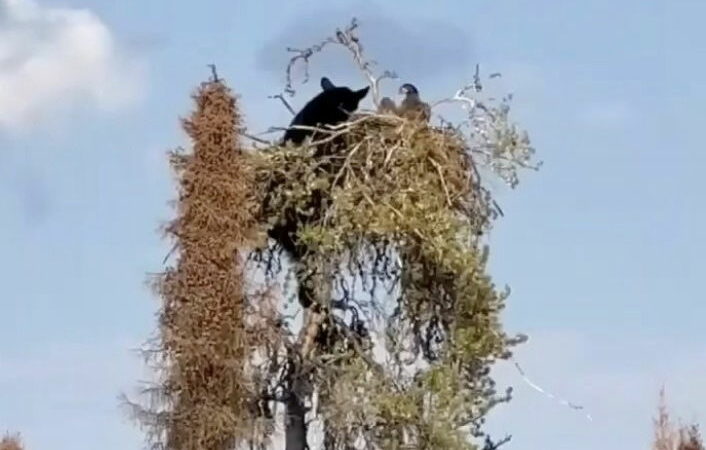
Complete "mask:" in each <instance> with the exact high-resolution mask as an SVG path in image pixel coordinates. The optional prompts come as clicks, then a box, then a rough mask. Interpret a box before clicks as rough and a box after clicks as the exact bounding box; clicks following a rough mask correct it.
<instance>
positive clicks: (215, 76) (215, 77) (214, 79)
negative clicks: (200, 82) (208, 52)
mask: <svg viewBox="0 0 706 450" xmlns="http://www.w3.org/2000/svg"><path fill="white" fill-rule="evenodd" d="M208 67H210V68H211V81H212V82H214V83H218V82H220V81H221V79H220V78H218V72H216V65H215V64H208Z"/></svg>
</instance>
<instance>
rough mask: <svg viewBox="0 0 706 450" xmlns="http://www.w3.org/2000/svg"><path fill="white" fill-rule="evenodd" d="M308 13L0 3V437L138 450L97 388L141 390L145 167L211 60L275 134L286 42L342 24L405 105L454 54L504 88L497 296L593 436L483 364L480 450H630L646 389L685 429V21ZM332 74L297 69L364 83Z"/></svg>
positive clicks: (174, 5)
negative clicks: (509, 106) (507, 158)
mask: <svg viewBox="0 0 706 450" xmlns="http://www.w3.org/2000/svg"><path fill="white" fill-rule="evenodd" d="M321 4H322V3H321V2H314V1H288V2H275V1H266V0H261V1H258V2H248V3H246V2H234V1H213V0H204V1H203V2H173V1H172V2H168V1H164V0H151V1H149V2H144V1H140V2H138V1H134V0H123V1H120V2H116V1H108V0H100V1H88V0H83V1H79V0H63V1H54V0H51V1H50V0H40V1H39V2H38V3H36V4H32V3H30V2H29V0H0V208H1V209H2V211H3V213H2V214H0V249H1V250H2V251H1V252H0V283H1V284H2V286H3V295H2V298H1V299H0V302H1V303H0V305H1V308H0V315H1V317H2V321H1V322H0V324H1V325H0V428H8V429H12V430H18V431H21V432H22V433H23V435H24V436H25V441H26V442H27V444H28V449H33V450H34V449H37V450H38V449H52V450H80V449H93V448H103V449H107V450H111V449H116V450H117V449H125V448H140V446H141V439H142V436H141V434H140V433H139V430H137V429H136V428H135V427H133V426H132V425H131V424H130V423H128V422H127V421H126V420H125V419H124V415H123V413H122V412H121V411H120V410H119V409H118V402H117V395H118V394H119V393H120V392H121V391H125V390H128V391H129V390H130V389H132V388H133V387H134V386H135V382H136V380H138V379H140V377H143V376H144V374H143V370H142V366H141V363H140V361H139V359H138V358H137V357H136V356H135V355H134V354H132V353H130V350H129V349H130V348H133V347H136V346H137V345H139V344H140V343H141V342H142V341H143V340H144V339H145V338H146V337H147V336H148V335H149V334H150V332H151V331H152V329H153V325H154V316H153V314H154V312H155V309H156V305H157V302H156V300H155V299H154V298H153V297H152V296H151V294H150V292H149V290H148V289H147V287H146V286H145V280H146V273H147V272H149V271H158V270H160V267H161V262H162V258H163V257H164V255H165V253H166V251H167V250H168V248H167V245H166V244H165V243H164V242H162V241H161V240H160V238H159V235H158V234H157V227H158V226H159V225H160V223H161V221H163V220H165V219H168V218H169V217H171V210H170V208H169V206H168V204H167V202H168V201H169V200H170V199H171V198H172V195H173V192H172V185H171V176H170V174H169V172H168V170H167V166H166V160H165V159H164V152H165V151H166V150H167V149H169V148H172V147H175V146H178V145H183V144H185V141H184V136H183V134H182V133H181V131H180V130H179V128H178V120H177V119H178V117H179V116H183V115H185V114H187V113H188V111H189V110H190V108H191V104H190V99H189V94H190V93H191V91H192V89H193V88H194V87H195V86H196V85H197V84H198V83H199V82H200V81H201V80H202V79H204V78H205V77H206V76H207V75H208V70H207V68H206V64H209V63H214V62H215V63H216V64H217V65H218V68H219V72H220V74H221V75H222V76H224V77H225V78H226V79H227V80H228V82H229V84H230V85H231V86H232V87H233V88H234V89H235V90H236V91H238V92H239V93H240V94H241V95H242V100H241V101H242V102H241V106H242V108H243V110H244V112H245V114H246V116H247V120H248V124H249V125H250V126H251V127H252V129H253V130H256V131H257V130H262V129H264V128H266V127H267V126H269V125H270V124H272V123H275V124H284V123H285V122H286V121H287V120H288V113H287V112H286V111H285V110H284V109H283V108H282V107H281V106H280V105H279V104H277V103H276V102H274V101H272V100H268V99H267V98H266V97H267V95H269V94H272V93H275V92H277V91H278V90H280V89H281V85H282V81H283V80H282V74H283V70H282V69H283V66H282V64H283V63H284V62H285V61H286V54H285V52H284V47H285V46H287V45H291V46H306V45H308V44H309V43H310V41H311V40H312V39H314V40H316V39H318V38H319V37H323V36H325V35H328V34H329V33H330V31H331V29H332V28H333V27H335V26H338V25H342V24H345V23H346V22H347V21H348V20H349V19H350V17H351V16H352V15H357V16H358V17H359V18H360V19H361V33H360V34H361V37H362V39H363V41H364V42H365V43H368V48H369V51H370V52H371V54H372V56H374V57H375V58H376V59H377V60H378V61H379V62H380V64H381V65H382V66H385V67H390V68H394V69H397V71H398V72H399V73H400V75H401V76H402V77H403V78H404V79H405V80H410V81H414V82H415V83H416V84H417V85H418V86H419V87H420V90H421V91H422V93H423V94H424V95H425V96H428V97H429V98H441V97H444V96H445V95H447V94H448V93H451V92H453V91H454V90H455V88H457V87H458V86H459V84H461V83H463V82H464V81H465V80H468V78H469V77H470V75H471V74H472V68H473V65H474V64H475V63H476V62H479V63H481V64H482V66H483V67H485V68H487V70H488V71H492V72H495V71H500V72H502V73H503V78H502V80H501V81H500V87H502V88H504V89H506V90H509V91H511V92H513V93H514V94H515V101H514V118H515V119H516V120H517V121H518V122H519V123H521V124H522V125H523V126H524V127H525V128H527V129H529V131H530V133H531V136H532V138H533V143H534V145H535V147H536V148H537V149H538V152H539V157H540V158H541V159H542V160H543V161H544V163H545V164H544V167H543V168H542V170H541V171H540V172H538V173H526V174H525V175H524V177H523V182H522V183H521V184H520V186H519V188H518V189H517V190H515V191H509V190H507V189H503V188H502V187H501V185H500V184H499V183H496V184H497V186H496V187H497V188H498V189H497V195H498V198H499V200H500V202H501V204H502V206H503V209H504V211H505V213H506V216H505V218H504V219H502V220H501V222H500V223H499V224H498V226H497V228H496V230H495V232H494V234H493V236H492V241H491V242H492V249H493V250H492V252H493V257H492V271H493V274H494V275H495V277H496V280H497V282H498V283H499V284H501V285H503V284H509V285H510V286H511V288H512V290H513V294H512V296H511V297H510V299H509V302H508V309H507V311H506V313H505V316H504V317H505V320H506V326H507V328H508V329H509V330H510V331H513V332H514V331H522V332H525V333H527V334H529V335H530V337H531V340H530V342H529V343H528V344H526V345H524V346H523V347H522V348H521V349H520V350H519V351H518V354H517V357H518V361H519V362H520V363H521V364H522V365H523V366H524V368H525V369H526V371H527V373H528V375H529V376H530V378H532V379H533V381H535V382H537V383H538V384H540V385H541V386H542V387H545V388H546V389H548V390H549V391H551V392H552V393H555V394H557V395H560V396H562V397H565V398H567V399H569V400H571V401H573V402H575V403H579V404H582V405H584V406H585V407H586V408H587V409H588V411H589V412H590V413H591V415H592V416H593V418H594V421H593V422H589V421H587V420H586V419H585V417H583V416H582V415H581V414H578V413H577V412H575V411H573V410H570V409H567V408H565V407H563V406H561V405H558V404H557V403H555V402H552V401H550V400H549V399H547V398H546V397H543V396H541V395H540V394H538V393H537V392H535V391H533V390H531V389H530V388H529V387H528V386H527V385H525V384H523V383H522V381H521V379H520V378H519V376H518V374H517V372H515V371H514V369H513V368H512V367H511V366H510V365H506V366H501V367H499V368H498V371H497V374H498V377H499V380H500V381H501V382H502V383H509V384H512V385H514V386H515V391H516V399H515V400H514V401H513V403H511V404H510V405H508V406H504V407H501V408H500V409H498V411H497V412H496V413H494V414H493V416H492V417H491V420H490V424H489V427H490V429H491V430H493V431H494V432H496V433H499V434H502V433H506V432H507V433H512V434H514V439H513V442H512V443H511V444H508V445H507V446H505V447H504V448H507V449H511V450H530V449H536V448H542V449H547V450H560V449H565V448H572V449H576V450H589V449H595V448H602V449H607V450H613V449H615V450H618V449H621V450H623V449H626V448H627V449H636V450H637V449H646V448H648V447H649V440H650V437H651V417H652V416H653V415H654V411H655V403H656V398H657V390H658V388H659V386H660V385H661V383H666V384H667V389H668V395H669V398H670V400H671V403H672V404H673V406H674V409H675V410H676V412H677V413H678V415H680V416H681V417H683V418H684V419H685V420H689V421H691V420H697V421H701V422H702V423H706V406H704V405H706V383H705V382H704V380H705V379H706V377H705V376H704V375H706V331H705V329H704V327H702V326H701V325H702V323H703V320H704V318H705V317H706V306H705V305H706V304H705V303H704V298H703V291H702V289H700V287H701V285H700V284H699V283H700V281H699V280H701V278H702V276H700V275H701V274H700V272H701V270H702V269H703V263H702V262H701V260H700V257H701V255H703V254H704V253H705V251H706V239H704V238H703V234H702V230H703V229H705V228H706V212H705V210H704V207H703V204H704V202H703V201H702V200H701V195H702V194H700V193H699V192H701V189H702V179H703V175H702V171H703V168H704V167H705V166H706V156H704V148H703V147H704V139H703V134H702V133H703V125H702V121H703V112H702V105H703V104H704V102H705V101H706V87H704V84H703V80H704V79H705V78H706V63H705V62H704V61H706V58H705V56H706V55H705V54H704V53H705V52H706V51H705V50H704V48H703V42H704V40H705V39H704V38H705V37H706V36H704V34H705V33H706V32H704V31H703V28H702V21H703V17H706V4H705V3H703V2H701V1H696V0H693V1H687V0H672V1H669V2H667V1H664V0H662V1H654V2H642V1H637V0H623V1H621V2H614V1H609V0H592V1H591V2H578V1H567V2H556V1H549V0H533V1H520V0H504V1H497V0H496V1H467V0H466V1H439V2H421V1H405V2H402V1H388V2H385V3H382V2H379V3H375V2H373V1H357V2H343V1H330V2H328V3H327V5H328V6H326V7H322V6H321ZM317 64H318V65H317ZM345 64H346V60H344V59H341V58H338V59H337V57H336V56H333V57H329V58H325V59H324V60H320V61H319V62H318V63H317V62H316V61H315V65H314V67H313V68H312V76H313V77H314V79H316V78H318V76H320V75H321V74H323V73H326V74H330V75H331V76H332V77H333V78H334V81H335V82H340V83H351V84H356V85H357V84H360V85H361V86H362V83H363V80H362V79H361V78H360V77H359V76H358V75H357V73H356V72H355V71H354V70H353V69H352V68H351V69H350V70H349V68H348V67H349V66H345ZM395 87H396V86H395V85H393V84H388V85H387V86H386V88H387V89H390V90H392V89H394V88H395ZM313 89H315V83H314V84H313V85H312V86H309V87H306V88H303V89H302V91H301V93H302V95H308V94H310V93H311V92H313ZM301 101H302V100H301V97H298V100H295V103H296V104H297V105H300V103H301ZM297 102H299V103H297ZM539 417H541V420H540V419H539Z"/></svg>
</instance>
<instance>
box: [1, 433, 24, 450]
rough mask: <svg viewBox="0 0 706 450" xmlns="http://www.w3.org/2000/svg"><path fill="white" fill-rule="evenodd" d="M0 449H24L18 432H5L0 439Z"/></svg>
mask: <svg viewBox="0 0 706 450" xmlns="http://www.w3.org/2000/svg"><path fill="white" fill-rule="evenodd" d="M0 450H24V447H23V446H22V440H21V439H20V435H19V434H9V433H8V434H5V436H3V438H2V440H0Z"/></svg>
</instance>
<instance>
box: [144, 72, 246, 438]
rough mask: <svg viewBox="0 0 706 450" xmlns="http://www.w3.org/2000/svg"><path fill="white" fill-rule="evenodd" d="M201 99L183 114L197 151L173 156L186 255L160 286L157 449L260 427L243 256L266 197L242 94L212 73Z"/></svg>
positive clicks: (175, 230)
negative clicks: (254, 412) (257, 186)
mask: <svg viewBox="0 0 706 450" xmlns="http://www.w3.org/2000/svg"><path fill="white" fill-rule="evenodd" d="M193 98H194V100H195V102H196V110H195V111H194V112H193V113H192V115H191V117H189V118H187V119H185V120H183V122H182V126H183V129H184V130H185V131H186V133H187V134H188V136H189V137H190V138H191V140H192V142H193V152H192V153H189V154H186V153H184V152H182V151H177V152H173V153H172V154H171V164H172V166H173V168H174V170H175V172H176V174H177V177H178V183H179V197H178V201H177V217H176V219H175V220H173V221H172V222H171V223H170V224H169V225H168V227H167V228H166V233H167V235H168V236H171V237H173V238H174V239H175V240H176V249H177V250H178V254H179V259H178V261H177V263H176V267H173V268H169V269H168V270H167V271H166V272H165V273H164V274H163V275H162V276H161V277H160V278H159V280H158V282H157V284H156V288H157V291H158V293H159V294H160V295H161V297H162V300H163V307H162V310H161V312H160V317H159V319H160V336H159V344H158V348H157V349H156V350H157V351H156V354H157V355H158V358H160V369H161V372H162V376H163V380H162V382H161V384H160V386H159V388H158V389H156V393H157V394H158V395H159V397H160V399H161V400H162V401H161V404H162V406H163V408H164V409H163V410H161V411H159V412H155V411H152V413H153V414H151V415H149V414H148V415H145V416H144V419H145V421H143V423H147V424H149V425H150V426H151V439H152V441H153V443H154V445H155V446H157V447H166V448H169V449H175V450H181V449H183V450H186V449H189V450H191V449H203V450H225V449H229V448H233V446H234V445H236V444H237V443H239V442H242V441H244V440H246V439H247V436H248V435H249V434H250V433H251V431H252V427H253V420H252V417H251V414H250V413H249V410H250V409H251V405H252V404H253V402H254V397H255V394H254V392H253V391H254V388H253V386H252V382H251V379H250V378H251V371H249V368H250V361H251V359H252V353H253V351H254V350H255V349H256V348H257V344H258V342H257V341H258V338H259V337H258V336H259V333H258V330H257V327H256V325H253V322H252V320H251V318H250V317H248V313H249V311H248V309H249V305H248V299H247V298H246V296H245V293H244V285H245V280H244V276H243V267H242V266H243V263H242V258H241V257H240V256H239V254H240V252H241V251H242V249H243V248H245V247H248V246H250V245H253V243H254V242H255V241H256V240H257V237H258V233H257V230H258V226H257V223H256V222H255V219H254V217H256V214H257V213H256V209H257V203H256V202H255V201H254V200H253V195H252V193H253V192H254V189H253V184H252V183H253V180H252V177H251V175H250V173H251V172H250V171H249V170H248V168H247V167H248V165H247V155H246V154H245V153H244V152H243V151H242V147H241V144H240V142H239V138H238V137H239V131H240V128H241V127H242V125H241V116H240V113H239V111H238V108H237V105H236V100H235V98H234V96H233V95H232V94H231V92H230V90H229V88H227V87H226V86H225V85H224V84H223V83H222V82H220V81H211V82H208V83H204V84H202V85H201V87H200V89H199V90H198V92H197V93H196V95H194V96H193Z"/></svg>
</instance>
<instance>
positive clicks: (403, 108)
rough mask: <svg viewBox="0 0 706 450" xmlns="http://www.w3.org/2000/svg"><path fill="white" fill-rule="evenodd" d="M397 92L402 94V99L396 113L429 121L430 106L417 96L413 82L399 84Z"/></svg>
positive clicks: (417, 92)
mask: <svg viewBox="0 0 706 450" xmlns="http://www.w3.org/2000/svg"><path fill="white" fill-rule="evenodd" d="M399 93H400V94H402V95H404V99H403V100H402V103H400V106H399V107H397V114H398V115H400V116H402V117H405V118H407V119H412V120H415V119H418V120H423V121H424V122H428V121H429V119H430V118H431V107H430V106H429V104H428V103H425V102H423V101H422V99H421V98H419V91H418V90H417V88H416V87H415V86H414V85H413V84H411V83H405V84H403V85H402V86H400V91H399Z"/></svg>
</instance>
